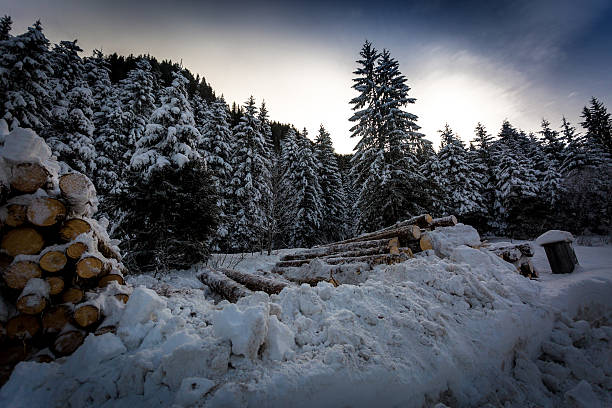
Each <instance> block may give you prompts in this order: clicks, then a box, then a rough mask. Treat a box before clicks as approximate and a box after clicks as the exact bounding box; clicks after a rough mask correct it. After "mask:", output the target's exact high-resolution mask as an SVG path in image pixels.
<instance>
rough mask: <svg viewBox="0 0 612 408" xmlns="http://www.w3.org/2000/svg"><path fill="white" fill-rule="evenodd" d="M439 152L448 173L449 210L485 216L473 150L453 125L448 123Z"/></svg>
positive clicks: (445, 183) (446, 179) (447, 208)
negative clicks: (465, 143) (471, 150)
mask: <svg viewBox="0 0 612 408" xmlns="http://www.w3.org/2000/svg"><path fill="white" fill-rule="evenodd" d="M440 133H441V147H440V152H439V153H438V159H439V163H440V169H441V172H442V174H443V175H444V176H445V181H444V193H445V194H444V195H445V200H444V207H445V208H446V210H447V212H448V213H450V214H455V215H457V216H462V217H474V216H484V214H486V208H485V206H484V203H483V199H482V196H481V193H480V192H481V191H482V185H481V184H480V181H479V180H478V177H476V175H475V174H474V169H473V167H472V165H471V163H470V154H469V152H468V151H467V150H466V149H465V146H464V145H463V142H462V141H461V139H459V137H457V136H456V135H455V134H454V133H453V131H452V129H451V128H450V127H449V126H448V124H447V125H445V127H444V130H441V131H440Z"/></svg>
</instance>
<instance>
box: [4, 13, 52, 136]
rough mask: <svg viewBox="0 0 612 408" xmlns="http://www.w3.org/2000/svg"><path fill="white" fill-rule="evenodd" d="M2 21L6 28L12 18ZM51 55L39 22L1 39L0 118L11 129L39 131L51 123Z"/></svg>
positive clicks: (47, 41)
mask: <svg viewBox="0 0 612 408" xmlns="http://www.w3.org/2000/svg"><path fill="white" fill-rule="evenodd" d="M2 21H3V24H4V27H5V28H4V30H7V27H10V23H9V21H10V18H8V19H7V18H6V17H5V18H3V20H2ZM7 33H8V31H7ZM49 54H50V53H49V40H47V38H46V37H45V35H44V34H43V29H42V25H41V23H40V21H37V22H36V23H35V24H34V25H33V26H31V27H28V32H27V33H24V34H21V35H18V36H15V37H11V36H9V37H8V38H7V39H5V40H3V41H1V42H0V119H4V120H5V121H6V123H7V124H8V125H9V127H10V128H11V129H15V128H16V127H27V128H32V129H34V130H35V131H36V132H38V133H40V132H41V131H42V130H44V129H45V128H46V127H47V126H48V125H49V117H50V115H51V113H50V112H51V107H52V103H53V100H54V99H53V96H52V94H51V92H50V84H49V80H50V77H51V76H52V75H53V69H52V67H51V62H50V59H49Z"/></svg>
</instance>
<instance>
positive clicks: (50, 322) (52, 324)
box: [42, 305, 70, 334]
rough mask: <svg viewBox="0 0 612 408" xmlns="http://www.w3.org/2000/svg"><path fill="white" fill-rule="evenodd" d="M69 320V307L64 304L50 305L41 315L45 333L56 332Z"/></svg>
mask: <svg viewBox="0 0 612 408" xmlns="http://www.w3.org/2000/svg"><path fill="white" fill-rule="evenodd" d="M69 322H70V308H69V307H67V306H65V305H59V306H55V307H52V308H51V309H49V310H47V311H45V313H44V314H43V317H42V328H43V332H44V333H46V334H56V333H59V332H61V331H62V329H63V328H64V327H65V326H66V325H67V324H68V323H69Z"/></svg>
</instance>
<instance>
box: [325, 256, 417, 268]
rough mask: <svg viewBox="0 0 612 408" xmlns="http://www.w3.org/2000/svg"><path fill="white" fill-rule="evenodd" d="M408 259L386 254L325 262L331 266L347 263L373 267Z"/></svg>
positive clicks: (327, 260) (332, 259) (329, 259)
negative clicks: (365, 264)
mask: <svg viewBox="0 0 612 408" xmlns="http://www.w3.org/2000/svg"><path fill="white" fill-rule="evenodd" d="M407 259H408V257H407V256H406V255H405V254H397V255H396V254H384V255H368V256H356V257H352V258H327V259H325V262H326V263H328V264H330V265H341V264H347V263H359V262H363V263H367V264H368V265H370V266H373V265H382V264H385V265H393V264H396V263H399V262H403V261H405V260H407Z"/></svg>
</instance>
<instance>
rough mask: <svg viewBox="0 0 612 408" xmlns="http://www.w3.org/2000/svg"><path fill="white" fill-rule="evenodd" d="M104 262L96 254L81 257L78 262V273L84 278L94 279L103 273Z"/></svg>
mask: <svg viewBox="0 0 612 408" xmlns="http://www.w3.org/2000/svg"><path fill="white" fill-rule="evenodd" d="M103 272H104V263H103V262H102V261H101V260H100V259H98V258H96V257H95V256H87V257H85V258H81V259H80V260H79V261H78V262H77V264H76V274H77V275H78V276H79V277H80V278H83V279H92V278H96V277H98V276H100V275H102V274H103Z"/></svg>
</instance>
